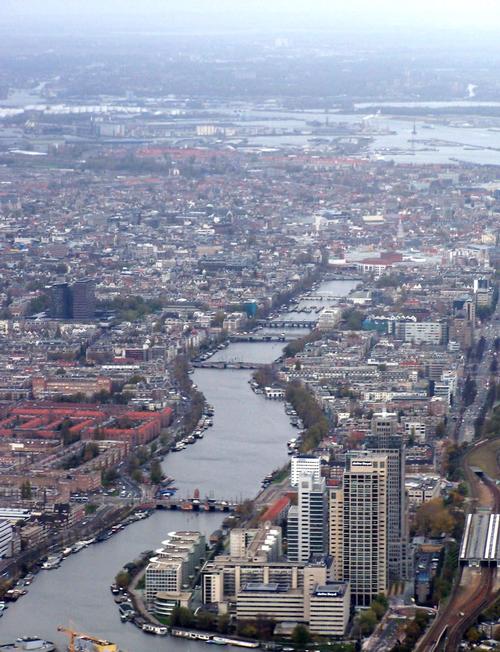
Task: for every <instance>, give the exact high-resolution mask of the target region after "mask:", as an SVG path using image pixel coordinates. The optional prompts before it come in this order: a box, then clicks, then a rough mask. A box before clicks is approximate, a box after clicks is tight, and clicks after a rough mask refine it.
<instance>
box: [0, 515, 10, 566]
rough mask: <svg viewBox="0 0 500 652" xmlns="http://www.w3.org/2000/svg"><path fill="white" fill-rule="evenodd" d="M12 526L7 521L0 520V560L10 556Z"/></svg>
mask: <svg viewBox="0 0 500 652" xmlns="http://www.w3.org/2000/svg"><path fill="white" fill-rule="evenodd" d="M12 539H13V533H12V525H11V524H10V522H9V521H7V520H0V559H3V557H10V555H11V554H12Z"/></svg>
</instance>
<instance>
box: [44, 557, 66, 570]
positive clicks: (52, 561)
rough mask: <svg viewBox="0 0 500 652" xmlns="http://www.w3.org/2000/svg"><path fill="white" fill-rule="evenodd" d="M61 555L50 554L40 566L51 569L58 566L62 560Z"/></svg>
mask: <svg viewBox="0 0 500 652" xmlns="http://www.w3.org/2000/svg"><path fill="white" fill-rule="evenodd" d="M62 559H63V558H62V555H51V556H50V557H49V558H48V559H47V561H46V562H44V563H43V564H42V568H44V569H45V570H52V569H53V568H59V566H60V565H61V562H62Z"/></svg>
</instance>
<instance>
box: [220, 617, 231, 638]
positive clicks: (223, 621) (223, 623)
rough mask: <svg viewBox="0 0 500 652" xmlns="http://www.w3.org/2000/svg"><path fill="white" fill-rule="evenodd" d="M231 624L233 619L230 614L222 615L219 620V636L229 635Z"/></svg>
mask: <svg viewBox="0 0 500 652" xmlns="http://www.w3.org/2000/svg"><path fill="white" fill-rule="evenodd" d="M230 622H231V617H230V616H229V614H227V613H226V614H220V616H219V617H218V618H217V631H218V632H219V634H227V632H228V631H229V623H230Z"/></svg>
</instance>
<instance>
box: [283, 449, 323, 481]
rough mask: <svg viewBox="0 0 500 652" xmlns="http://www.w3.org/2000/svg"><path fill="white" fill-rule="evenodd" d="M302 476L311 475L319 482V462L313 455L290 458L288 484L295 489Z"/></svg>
mask: <svg viewBox="0 0 500 652" xmlns="http://www.w3.org/2000/svg"><path fill="white" fill-rule="evenodd" d="M304 475H313V476H314V479H315V480H316V481H317V482H319V480H320V476H321V460H320V459H319V457H316V456H315V455H294V456H293V457H292V463H291V472H290V484H291V485H292V487H296V486H297V485H298V483H299V479H300V478H301V476H304Z"/></svg>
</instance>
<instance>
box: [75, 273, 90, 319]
mask: <svg viewBox="0 0 500 652" xmlns="http://www.w3.org/2000/svg"><path fill="white" fill-rule="evenodd" d="M71 289H72V292H73V319H80V320H83V321H85V320H87V319H93V318H94V316H95V308H96V303H95V281H94V280H93V279H91V278H82V279H80V280H78V281H76V282H75V283H73V285H72V288H71Z"/></svg>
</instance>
